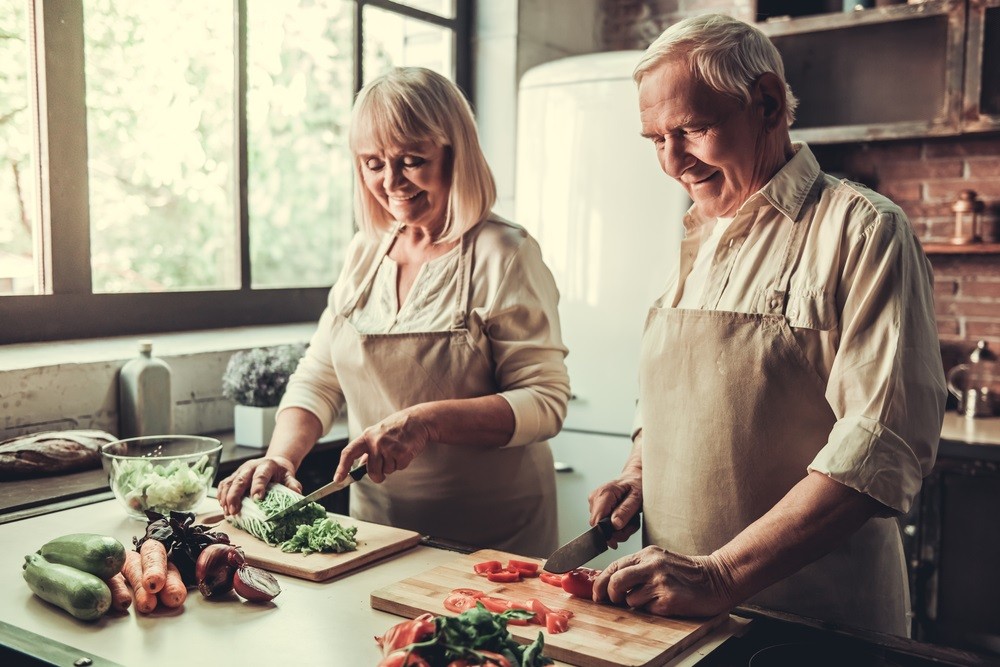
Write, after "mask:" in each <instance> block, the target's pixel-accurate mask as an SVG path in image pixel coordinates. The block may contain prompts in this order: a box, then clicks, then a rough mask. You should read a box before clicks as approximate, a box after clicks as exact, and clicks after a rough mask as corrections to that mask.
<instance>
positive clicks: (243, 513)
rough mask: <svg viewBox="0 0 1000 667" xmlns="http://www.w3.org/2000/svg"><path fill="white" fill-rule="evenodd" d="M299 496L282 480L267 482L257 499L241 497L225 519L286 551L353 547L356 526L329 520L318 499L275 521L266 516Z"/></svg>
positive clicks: (354, 547) (291, 503)
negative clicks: (241, 500)
mask: <svg viewBox="0 0 1000 667" xmlns="http://www.w3.org/2000/svg"><path fill="white" fill-rule="evenodd" d="M299 500H302V496H301V495H300V494H298V493H296V492H295V491H292V490H291V489H289V488H288V487H287V486H285V485H284V484H271V485H270V486H268V487H267V493H266V494H264V497H263V498H262V499H261V500H259V501H257V500H254V499H253V498H250V497H245V498H243V504H242V506H241V507H240V511H239V512H238V513H236V514H233V515H232V516H227V517H226V519H227V520H228V521H229V522H230V523H231V524H233V525H234V526H236V527H237V528H239V529H240V530H245V531H246V532H248V533H250V534H251V535H253V536H254V537H256V538H258V539H261V540H264V541H265V542H267V543H268V544H270V545H273V546H279V547H280V548H281V550H282V551H286V552H293V551H301V552H304V553H311V552H313V551H336V552H341V551H352V550H354V549H356V548H357V541H356V540H355V539H354V534H355V533H356V532H357V528H354V527H352V528H344V527H343V526H341V525H340V524H339V523H337V522H335V521H332V520H331V519H330V518H329V517H328V516H327V514H326V508H324V507H323V506H322V505H320V504H319V503H309V504H308V505H305V506H304V507H300V508H299V509H297V510H295V511H294V512H291V513H289V514H286V515H285V516H283V517H281V518H280V519H278V520H277V521H268V520H267V517H269V516H271V515H273V514H276V513H277V512H279V511H281V510H283V509H285V508H286V507H289V506H290V505H293V504H295V503H296V502H297V501H299Z"/></svg>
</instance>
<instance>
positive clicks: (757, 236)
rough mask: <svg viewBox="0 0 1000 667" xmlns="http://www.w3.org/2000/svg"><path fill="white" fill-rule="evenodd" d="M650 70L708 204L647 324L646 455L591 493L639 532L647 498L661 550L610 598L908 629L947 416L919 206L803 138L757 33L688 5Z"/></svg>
mask: <svg viewBox="0 0 1000 667" xmlns="http://www.w3.org/2000/svg"><path fill="white" fill-rule="evenodd" d="M634 78H635V81H636V83H637V84H638V93H639V114H640V119H641V122H642V131H643V135H644V136H646V137H648V138H649V139H650V141H651V144H652V146H651V148H654V149H655V150H656V154H657V157H658V158H659V162H660V166H661V167H662V169H663V171H664V172H665V173H666V174H667V175H668V176H670V177H671V178H674V179H675V180H677V181H678V182H680V183H681V185H682V186H683V187H684V188H685V190H686V191H687V192H688V194H689V195H690V196H691V199H692V200H693V202H694V204H693V206H692V207H691V210H690V211H689V213H688V215H687V216H686V217H685V219H684V230H685V236H684V241H683V243H682V246H681V257H680V271H679V277H678V280H677V281H675V282H674V283H673V284H672V285H670V286H668V289H667V291H666V293H665V294H664V295H663V296H662V297H661V298H660V299H659V300H658V301H657V302H656V303H655V304H654V305H653V308H652V309H651V310H650V312H649V315H648V317H647V320H646V329H645V332H644V334H643V342H642V351H641V356H640V359H641V361H640V379H639V408H638V412H637V420H636V428H635V430H634V434H633V442H634V446H633V450H632V454H631V456H630V458H629V460H628V462H627V464H626V466H625V469H624V470H623V471H622V474H621V475H620V476H619V477H618V479H616V480H613V481H612V482H610V483H608V484H606V485H604V486H603V487H601V488H599V489H597V490H596V491H595V492H594V493H593V494H591V506H590V509H591V520H592V521H595V522H596V520H597V519H599V518H601V517H604V516H607V515H608V514H611V515H612V524H613V525H614V526H616V527H617V528H619V529H620V531H619V533H618V534H617V539H620V538H622V537H624V536H625V535H626V534H627V533H628V532H631V530H621V529H623V528H624V527H625V526H626V525H627V522H628V520H629V519H630V518H631V517H632V516H633V515H635V513H636V512H638V511H640V509H641V511H642V512H643V514H644V517H645V528H644V535H643V537H644V542H645V543H646V544H647V545H649V546H647V547H646V548H645V549H643V550H642V551H640V552H639V553H637V554H635V555H634V556H630V557H625V558H622V559H620V560H618V561H616V562H614V563H613V564H611V566H610V567H608V568H607V569H605V570H604V572H603V573H602V574H601V575H600V576H599V577H598V578H597V579H596V580H595V582H594V597H595V599H599V600H610V601H612V602H615V603H619V604H627V605H630V606H633V607H640V608H645V609H648V610H650V611H652V612H654V613H659V614H666V615H713V614H717V613H719V612H722V611H725V610H727V609H729V608H730V607H732V606H733V605H735V604H739V603H741V602H743V601H744V600H747V599H749V600H750V601H751V602H752V603H753V604H756V605H760V606H764V607H771V608H774V609H778V610H782V611H787V612H792V613H796V614H799V615H802V616H808V617H812V618H818V619H823V620H826V621H833V622H837V623H841V624H847V625H852V626H855V627H861V628H866V629H869V630H876V631H881V632H886V633H894V634H899V635H905V634H907V632H908V624H907V612H908V604H907V602H908V600H907V598H908V596H907V576H906V567H905V564H904V560H903V551H902V544H901V540H900V535H899V529H898V526H897V523H896V521H895V520H894V517H897V516H899V515H901V514H903V513H905V512H906V511H907V510H908V509H909V508H910V506H911V503H912V502H913V499H914V495H915V494H916V493H917V491H918V490H919V489H920V484H921V479H922V478H923V477H924V476H925V475H927V474H928V473H929V472H930V470H931V468H932V466H933V463H934V458H935V453H936V449H937V442H938V437H939V434H940V429H941V422H942V419H943V414H944V413H943V410H944V399H945V389H944V377H943V373H942V366H941V357H940V351H939V347H938V340H937V329H936V325H935V319H934V309H933V296H932V278H931V269H930V264H929V262H928V261H927V258H926V257H925V256H924V253H923V251H922V250H921V248H920V244H919V243H918V242H917V241H916V239H915V238H914V236H913V231H912V230H911V228H910V225H909V223H908V221H907V219H906V216H905V215H904V213H903V212H902V211H901V210H900V208H899V207H898V206H896V205H895V204H893V203H892V202H891V201H889V200H888V199H886V198H885V197H883V196H881V195H879V194H877V193H875V192H873V191H871V190H869V189H867V188H865V187H863V186H861V185H858V184H857V183H851V182H849V181H841V180H838V179H836V178H833V177H831V176H829V175H827V174H824V173H823V172H822V171H821V169H820V167H819V164H818V163H817V161H816V159H815V157H814V156H813V154H812V153H811V152H810V150H809V148H808V147H807V146H805V145H804V144H800V143H799V144H796V143H792V141H791V139H790V135H789V130H788V126H789V125H790V124H791V121H792V118H793V117H794V114H793V112H794V108H795V98H794V97H793V96H792V94H791V91H790V90H789V88H788V86H787V84H786V83H785V81H784V68H783V66H782V62H781V57H780V55H779V54H778V52H777V50H776V49H775V48H774V46H773V45H772V44H771V42H770V41H769V40H768V39H767V37H766V36H765V35H764V34H763V33H761V31H760V30H758V29H757V28H756V27H754V26H751V25H748V24H746V23H743V22H741V21H738V20H736V19H733V18H730V17H727V16H720V15H710V16H702V17H697V18H692V19H688V20H685V21H682V22H680V23H678V24H676V25H674V26H671V27H670V28H668V29H667V31H666V32H665V33H664V34H663V35H662V36H661V37H660V38H659V39H657V40H656V41H655V42H654V43H653V44H652V45H651V46H650V47H649V49H648V50H647V52H646V54H645V56H644V57H643V58H642V59H641V60H640V62H639V64H638V66H637V67H636V69H635V73H634ZM632 530H634V529H632Z"/></svg>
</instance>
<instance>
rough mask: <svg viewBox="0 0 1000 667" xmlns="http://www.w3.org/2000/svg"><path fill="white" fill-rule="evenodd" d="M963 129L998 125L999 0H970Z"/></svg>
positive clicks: (999, 103)
mask: <svg viewBox="0 0 1000 667" xmlns="http://www.w3.org/2000/svg"><path fill="white" fill-rule="evenodd" d="M966 44H967V46H966V53H965V95H964V97H963V100H962V120H961V125H962V130H964V131H969V132H975V131H989V130H995V129H998V128H1000V0H969V15H968V21H967V29H966Z"/></svg>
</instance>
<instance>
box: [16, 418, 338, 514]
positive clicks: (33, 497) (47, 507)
mask: <svg viewBox="0 0 1000 667" xmlns="http://www.w3.org/2000/svg"><path fill="white" fill-rule="evenodd" d="M205 435H207V436H209V437H212V438H218V439H219V440H220V441H221V442H222V456H221V458H220V462H219V471H218V473H217V474H216V481H218V480H220V479H222V478H223V477H225V476H227V475H229V473H231V472H232V471H234V470H236V468H238V467H239V466H240V464H241V463H243V462H244V461H247V460H249V459H252V458H256V457H258V456H261V455H262V454H263V453H264V451H265V450H264V449H262V448H259V447H244V446H242V445H237V444H236V442H235V441H234V440H233V433H232V431H227V432H224V433H206V434H205ZM346 444H347V419H346V418H342V419H339V420H337V421H336V422H335V423H334V425H333V427H332V428H331V429H330V432H329V433H328V434H327V435H325V436H323V438H321V439H320V440H319V442H317V443H316V446H315V447H313V449H312V451H311V452H310V453H309V456H310V457H314V456H316V455H322V454H326V453H330V452H336V451H339V450H341V449H343V447H344V445H346ZM332 472H333V471H332V470H331V471H330V473H331V474H332ZM300 481H303V480H300ZM113 497H114V496H113V494H112V493H111V489H110V487H109V486H108V476H107V473H105V472H104V469H103V468H94V469H91V470H84V471H81V472H75V473H68V474H65V475H56V476H52V477H36V478H32V479H23V480H15V481H8V482H4V483H3V484H0V523H4V522H7V521H14V520H16V519H20V518H23V517H27V516H32V515H33V514H37V513H39V512H51V511H52V510H53V509H57V508H67V507H74V506H76V505H80V504H86V503H91V502H93V501H94V500H95V499H107V498H113Z"/></svg>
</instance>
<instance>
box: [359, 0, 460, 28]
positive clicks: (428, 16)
mask: <svg viewBox="0 0 1000 667" xmlns="http://www.w3.org/2000/svg"><path fill="white" fill-rule="evenodd" d="M357 2H358V3H359V4H361V5H371V6H372V7H378V8H380V9H385V10H387V11H390V12H392V13H394V14H400V15H402V16H408V17H410V18H414V19H419V20H421V21H425V22H427V23H433V24H434V25H439V26H441V27H442V28H450V29H452V30H455V28H456V23H457V15H458V12H460V11H461V8H460V5H462V4H463V0H458V2H456V3H455V4H456V10H455V12H456V18H448V17H445V16H439V15H437V14H432V13H430V12H425V11H424V10H422V9H417V8H416V7H410V6H409V5H401V4H399V3H398V2H392V0H357Z"/></svg>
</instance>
